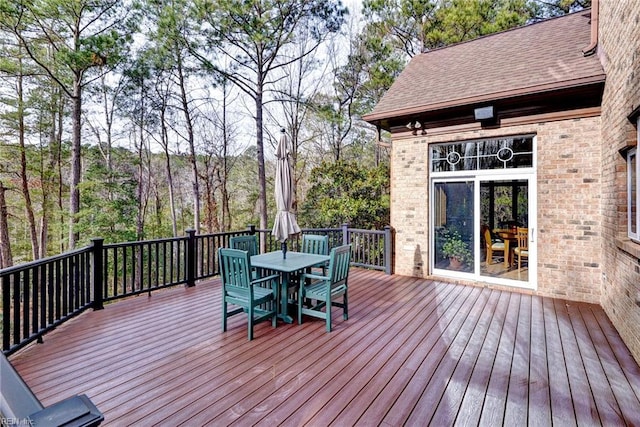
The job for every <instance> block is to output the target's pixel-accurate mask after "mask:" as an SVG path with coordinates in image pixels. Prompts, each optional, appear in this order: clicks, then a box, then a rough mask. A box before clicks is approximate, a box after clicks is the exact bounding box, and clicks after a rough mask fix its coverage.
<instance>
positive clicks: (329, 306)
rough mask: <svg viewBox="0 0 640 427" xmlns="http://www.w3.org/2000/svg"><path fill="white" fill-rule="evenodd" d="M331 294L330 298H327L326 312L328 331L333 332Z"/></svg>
mask: <svg viewBox="0 0 640 427" xmlns="http://www.w3.org/2000/svg"><path fill="white" fill-rule="evenodd" d="M331 306H332V304H331V295H329V298H328V299H327V306H326V307H327V308H326V310H327V311H326V313H325V316H326V318H327V332H331Z"/></svg>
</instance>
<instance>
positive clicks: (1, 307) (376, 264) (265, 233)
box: [0, 225, 393, 355]
mask: <svg viewBox="0 0 640 427" xmlns="http://www.w3.org/2000/svg"><path fill="white" fill-rule="evenodd" d="M303 233H312V234H326V235H328V236H329V243H330V246H331V247H333V246H338V245H342V244H348V243H351V244H352V265H355V266H359V267H365V268H371V269H376V270H382V271H385V272H386V273H387V274H391V273H392V270H391V265H392V262H391V257H392V253H393V252H392V251H393V238H392V232H391V228H390V227H386V228H385V230H383V231H372V230H358V229H351V228H349V227H348V226H346V225H344V226H342V227H340V228H326V229H304V230H303ZM243 234H258V235H259V236H260V238H261V239H262V242H263V243H264V246H263V247H265V248H266V250H268V251H271V250H277V249H280V242H278V241H276V240H274V239H273V237H272V236H271V230H259V229H256V228H255V227H253V226H250V227H248V228H247V229H246V230H242V231H235V232H228V233H215V234H204V235H196V234H195V232H194V231H193V230H188V231H187V233H186V236H184V237H176V238H170V239H158V240H148V241H140V242H127V243H115V244H104V241H103V239H94V240H92V244H91V245H90V246H88V247H85V248H82V249H77V250H75V251H71V252H67V253H65V254H61V255H56V256H53V257H49V258H45V259H41V260H37V261H34V262H30V263H26V264H22V265H18V266H14V267H10V268H6V269H3V270H0V283H1V285H2V293H1V300H0V326H1V327H2V351H3V352H4V353H5V354H7V355H9V354H11V353H13V352H15V351H17V350H18V349H20V348H22V347H24V346H25V345H27V344H29V343H30V342H32V341H34V340H38V341H41V340H42V337H43V335H44V334H45V333H46V332H48V331H50V330H52V329H53V328H55V327H56V326H58V325H59V324H61V323H63V322H64V321H66V320H68V319H70V318H72V317H74V316H76V315H77V314H79V313H81V312H82V311H84V310H86V309H88V308H94V309H100V308H102V307H103V304H104V303H105V302H108V301H113V300H116V299H119V298H123V297H127V296H132V295H137V294H141V293H147V292H152V291H154V290H157V289H162V288H166V287H169V286H176V285H186V286H194V285H195V283H196V281H197V280H201V279H206V278H209V277H213V276H216V275H218V259H217V253H218V249H219V248H221V247H227V246H228V245H229V239H230V238H231V237H232V236H237V235H243ZM300 240H301V239H300V236H298V237H297V238H296V239H293V240H291V241H290V242H288V246H289V250H297V249H298V248H299V246H300Z"/></svg>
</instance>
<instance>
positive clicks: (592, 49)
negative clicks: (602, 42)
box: [582, 0, 599, 56]
mask: <svg viewBox="0 0 640 427" xmlns="http://www.w3.org/2000/svg"><path fill="white" fill-rule="evenodd" d="M598 3H599V0H592V1H591V43H589V46H587V47H585V48H584V49H582V53H583V54H584V56H591V55H593V54H594V53H596V48H597V47H598V15H599V13H598Z"/></svg>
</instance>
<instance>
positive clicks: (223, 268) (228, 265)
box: [218, 248, 251, 289]
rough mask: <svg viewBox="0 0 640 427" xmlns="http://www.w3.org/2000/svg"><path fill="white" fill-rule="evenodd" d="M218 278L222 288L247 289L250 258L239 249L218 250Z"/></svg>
mask: <svg viewBox="0 0 640 427" xmlns="http://www.w3.org/2000/svg"><path fill="white" fill-rule="evenodd" d="M218 259H219V261H220V278H221V279H222V285H223V286H224V288H225V289H226V288H228V287H233V288H238V289H248V288H249V286H250V285H251V258H249V254H248V253H247V252H246V251H242V250H239V249H229V248H220V249H218Z"/></svg>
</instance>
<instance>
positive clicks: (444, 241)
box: [432, 181, 475, 273]
mask: <svg viewBox="0 0 640 427" xmlns="http://www.w3.org/2000/svg"><path fill="white" fill-rule="evenodd" d="M474 188H475V183H474V181H445V182H437V181H436V182H434V187H433V197H432V202H433V203H432V208H433V210H432V220H433V236H434V251H433V253H434V258H433V264H434V268H435V269H443V270H448V271H452V272H466V273H473V271H474V265H475V255H474V248H475V239H474V236H475V233H474V223H475V222H474V217H475V212H474V211H475V208H474V206H475V205H474V194H475V190H474Z"/></svg>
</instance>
